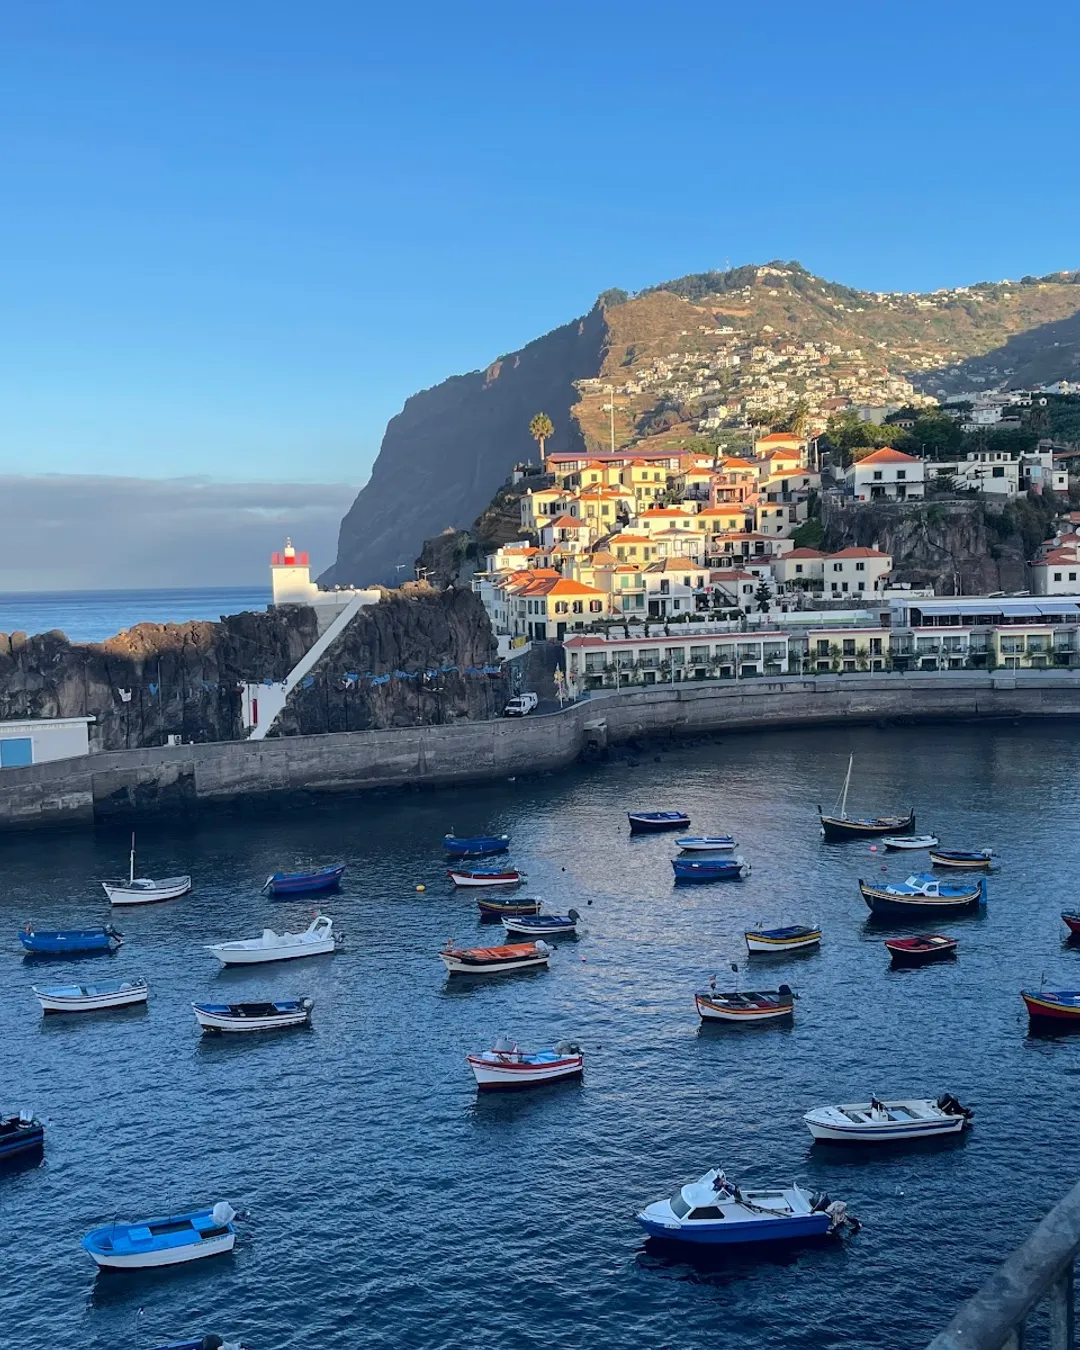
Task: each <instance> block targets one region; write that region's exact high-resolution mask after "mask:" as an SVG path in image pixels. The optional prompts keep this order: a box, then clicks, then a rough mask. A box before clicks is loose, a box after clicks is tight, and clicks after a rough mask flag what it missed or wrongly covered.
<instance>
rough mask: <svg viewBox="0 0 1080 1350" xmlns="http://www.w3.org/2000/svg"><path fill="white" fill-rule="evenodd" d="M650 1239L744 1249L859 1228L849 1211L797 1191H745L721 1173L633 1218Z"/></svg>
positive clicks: (792, 1188) (710, 1174)
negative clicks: (842, 1229)
mask: <svg viewBox="0 0 1080 1350" xmlns="http://www.w3.org/2000/svg"><path fill="white" fill-rule="evenodd" d="M635 1217H636V1218H637V1221H638V1223H639V1224H641V1226H642V1228H644V1229H645V1231H646V1232H647V1233H648V1234H649V1236H650V1237H653V1238H660V1239H662V1240H664V1241H666V1242H692V1243H696V1244H703V1245H708V1246H742V1245H743V1244H745V1243H748V1242H792V1241H796V1240H799V1239H804V1238H815V1237H824V1236H825V1235H826V1234H827V1233H834V1232H836V1231H837V1230H838V1229H839V1228H841V1227H842V1226H843V1225H844V1224H848V1225H850V1226H851V1227H852V1228H857V1227H858V1221H857V1220H856V1219H852V1218H849V1217H848V1214H847V1206H846V1205H844V1204H843V1203H842V1202H841V1201H830V1199H829V1197H828V1195H827V1194H825V1193H824V1192H822V1193H819V1194H814V1193H812V1192H810V1191H806V1190H803V1188H802V1187H801V1186H798V1185H795V1184H792V1185H791V1186H786V1187H778V1188H776V1189H774V1190H767V1191H765V1190H762V1191H758V1190H754V1191H744V1190H741V1189H740V1188H739V1187H738V1186H733V1185H732V1184H731V1182H729V1181H728V1179H727V1177H726V1176H725V1175H724V1173H723V1171H722V1170H721V1169H720V1168H719V1167H714V1168H712V1169H711V1170H710V1171H708V1172H706V1173H705V1175H704V1176H703V1177H702V1178H701V1179H700V1180H699V1181H694V1182H691V1183H690V1184H689V1185H688V1186H683V1187H681V1188H680V1189H679V1190H678V1191H677V1192H676V1193H675V1195H673V1196H672V1197H671V1199H670V1200H657V1201H655V1202H654V1203H653V1204H651V1205H646V1207H645V1208H644V1209H643V1210H642V1211H641V1212H640V1213H639V1214H637V1215H636V1216H635Z"/></svg>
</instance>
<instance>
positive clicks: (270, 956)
mask: <svg viewBox="0 0 1080 1350" xmlns="http://www.w3.org/2000/svg"><path fill="white" fill-rule="evenodd" d="M344 940H345V939H344V937H343V936H342V934H341V933H335V932H334V921H333V920H332V919H331V918H330V916H329V915H328V914H316V916H315V917H314V919H312V921H311V922H310V923H309V924H308V926H307V928H305V929H304V931H303V932H302V933H275V932H274V930H273V929H272V928H264V929H263V931H262V936H261V937H257V938H242V939H240V941H238V942H216V943H214V945H213V946H211V947H208V948H207V950H208V951H211V952H213V954H214V955H215V956H216V957H217V959H218V960H219V961H220V962H221V964H222V965H223V966H256V965H260V964H261V963H262V962H264V961H294V960H296V959H297V958H298V957H301V956H326V955H328V954H329V953H330V952H333V951H336V950H337V948H338V947H340V946H341V944H342V943H343V942H344Z"/></svg>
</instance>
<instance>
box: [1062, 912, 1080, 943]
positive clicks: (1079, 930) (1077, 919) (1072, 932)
mask: <svg viewBox="0 0 1080 1350" xmlns="http://www.w3.org/2000/svg"><path fill="white" fill-rule="evenodd" d="M1061 918H1062V921H1063V923H1064V924H1065V927H1066V928H1067V929H1068V930H1069V936H1070V937H1074V938H1080V914H1062V916H1061Z"/></svg>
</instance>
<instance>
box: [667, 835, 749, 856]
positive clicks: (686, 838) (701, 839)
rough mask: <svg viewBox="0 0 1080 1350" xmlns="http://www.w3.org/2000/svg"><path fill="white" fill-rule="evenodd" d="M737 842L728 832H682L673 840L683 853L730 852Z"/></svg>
mask: <svg viewBox="0 0 1080 1350" xmlns="http://www.w3.org/2000/svg"><path fill="white" fill-rule="evenodd" d="M738 842H739V841H738V840H737V839H736V838H735V837H734V835H730V834H684V835H683V836H682V838H681V839H676V840H675V843H676V844H677V845H678V847H679V848H681V849H682V851H683V852H684V853H730V852H731V850H732V849H733V848H736V847H737V846H738Z"/></svg>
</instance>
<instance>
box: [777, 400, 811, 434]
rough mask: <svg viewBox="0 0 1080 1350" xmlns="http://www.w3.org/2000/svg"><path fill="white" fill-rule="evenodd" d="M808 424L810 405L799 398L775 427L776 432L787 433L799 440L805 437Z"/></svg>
mask: <svg viewBox="0 0 1080 1350" xmlns="http://www.w3.org/2000/svg"><path fill="white" fill-rule="evenodd" d="M809 424H810V405H809V403H807V401H806V399H804V398H801V399H799V401H798V402H797V403H796V404H795V406H794V407H793V408H792V409H791V411H790V412H789V413H788V414H787V416H786V417H783V418H782V419H781V421H780V424H779V426H778V427H777V430H778V431H787V432H789V433H790V434H791V435H792V436H798V437H799V439H800V440H801V439H802V438H803V437H804V436H805V435H806V429H807V427H808V426H809Z"/></svg>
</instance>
